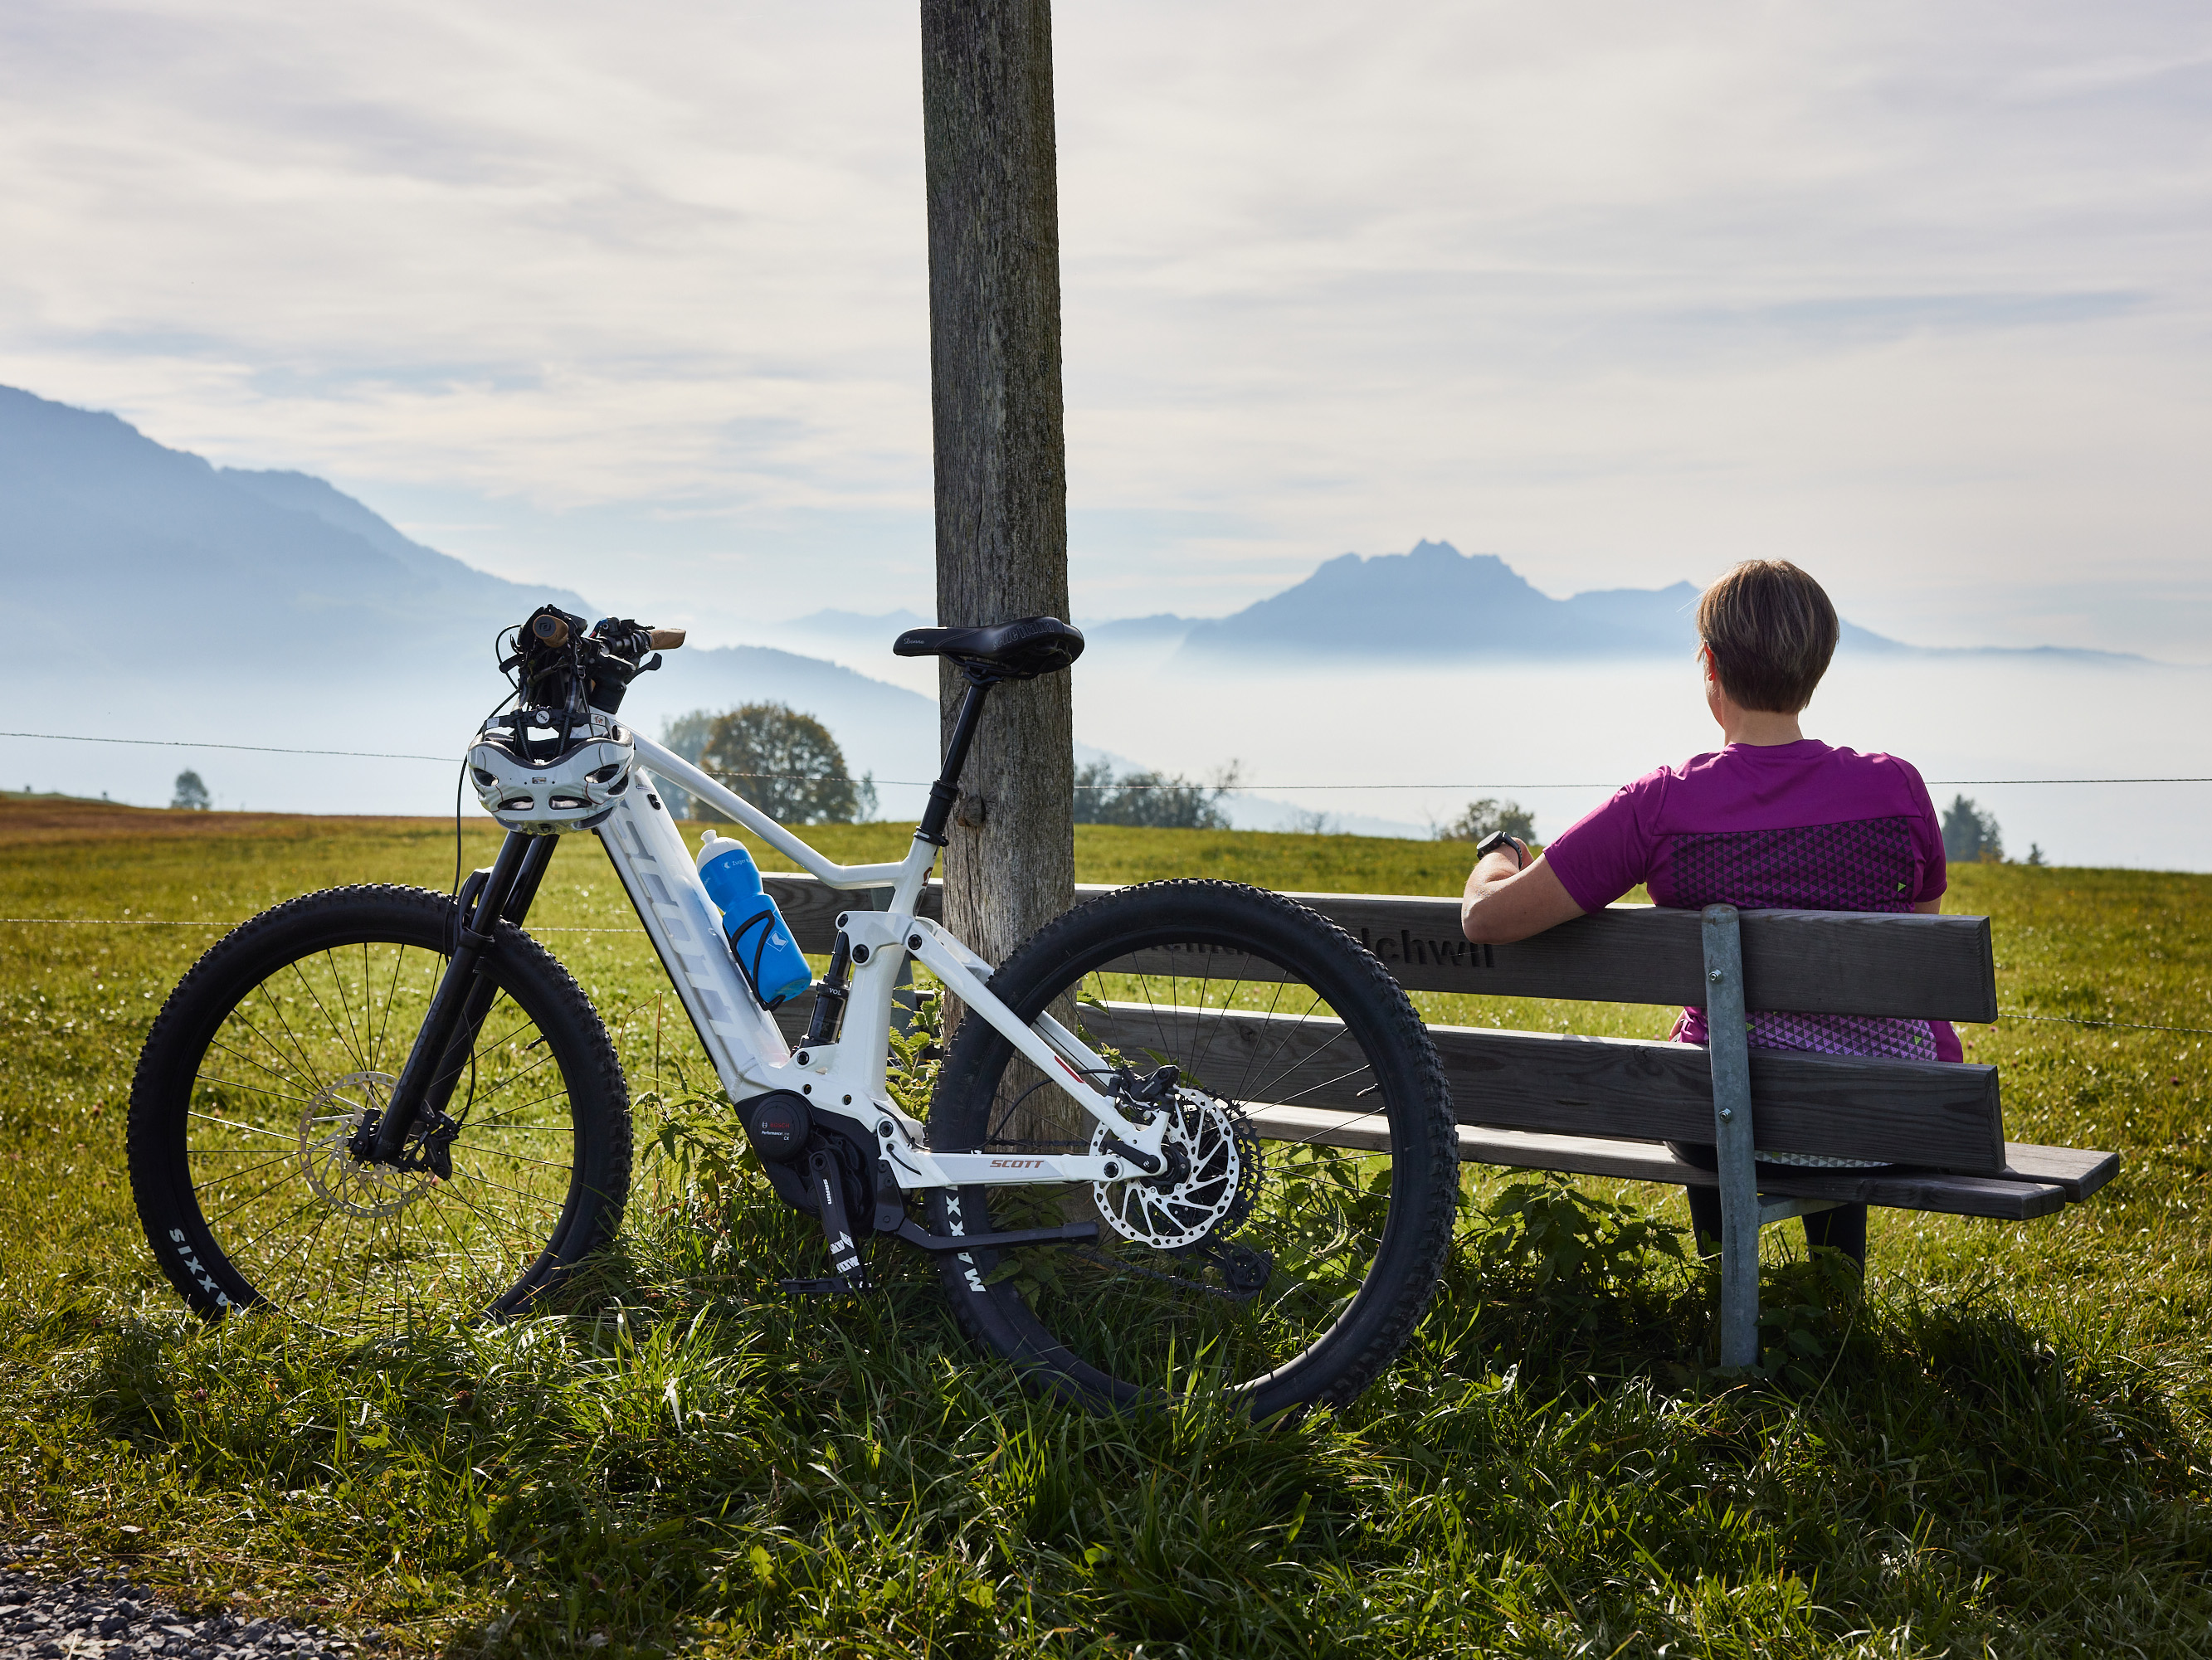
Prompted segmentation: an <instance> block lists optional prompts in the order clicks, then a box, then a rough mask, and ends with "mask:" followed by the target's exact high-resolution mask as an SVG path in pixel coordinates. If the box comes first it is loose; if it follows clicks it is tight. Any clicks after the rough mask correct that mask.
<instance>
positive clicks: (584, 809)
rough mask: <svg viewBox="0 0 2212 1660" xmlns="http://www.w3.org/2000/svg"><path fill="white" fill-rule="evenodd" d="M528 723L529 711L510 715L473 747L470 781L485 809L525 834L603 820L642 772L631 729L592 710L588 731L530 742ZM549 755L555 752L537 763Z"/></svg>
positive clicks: (479, 735)
mask: <svg viewBox="0 0 2212 1660" xmlns="http://www.w3.org/2000/svg"><path fill="white" fill-rule="evenodd" d="M548 718H549V719H550V720H554V721H557V720H559V719H560V718H561V717H560V716H559V715H558V714H553V715H550V717H548ZM530 720H531V717H530V715H529V714H527V713H526V714H522V715H510V716H507V717H504V718H503V719H502V720H501V721H499V722H495V723H493V724H489V725H487V726H486V727H484V729H483V731H482V732H479V733H477V739H476V742H475V743H474V744H472V745H470V748H469V781H470V782H471V783H473V784H474V785H475V786H476V788H477V800H480V801H482V802H483V809H484V811H485V812H488V813H489V814H490V815H491V816H492V817H493V818H495V819H497V820H498V821H499V822H500V824H501V826H503V827H504V828H506V829H507V830H520V831H521V832H522V834H523V835H525V836H559V835H562V833H564V832H566V831H568V830H590V829H591V828H592V827H593V826H594V825H596V824H600V823H602V822H603V821H605V818H606V817H607V815H608V814H609V813H611V812H613V811H614V810H615V802H616V801H617V800H618V799H620V797H621V796H622V794H623V791H625V790H627V789H628V788H629V784H630V777H631V775H632V774H633V773H634V772H635V769H636V767H637V748H636V746H635V745H634V744H633V743H632V742H631V741H630V735H629V727H622V726H617V725H616V724H615V722H614V721H611V720H609V719H608V718H607V717H606V716H605V714H602V713H600V712H599V710H598V709H593V710H592V712H591V718H590V722H589V724H588V725H587V726H586V725H578V726H573V727H568V729H567V730H566V731H565V732H564V733H562V736H561V737H559V738H558V739H541V740H538V741H537V742H532V741H529V740H528V739H526V737H525V736H523V734H524V733H525V732H526V730H527V727H526V725H525V722H526V721H530ZM547 750H556V751H557V752H556V753H554V754H552V755H551V756H550V758H533V757H536V756H538V754H540V753H541V752H542V751H547Z"/></svg>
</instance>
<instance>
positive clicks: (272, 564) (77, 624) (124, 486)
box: [0, 387, 584, 684]
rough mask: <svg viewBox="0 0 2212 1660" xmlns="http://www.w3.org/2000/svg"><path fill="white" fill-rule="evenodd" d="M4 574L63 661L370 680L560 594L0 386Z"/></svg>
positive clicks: (335, 500) (462, 646) (453, 650)
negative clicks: (293, 671) (252, 669)
mask: <svg viewBox="0 0 2212 1660" xmlns="http://www.w3.org/2000/svg"><path fill="white" fill-rule="evenodd" d="M0 570H4V571H5V573H6V576H7V581H8V588H9V601H10V609H11V611H13V612H14V613H15V616H16V617H17V618H18V626H19V627H20V628H21V629H23V630H25V631H27V633H29V634H30V635H32V636H33V638H37V637H40V636H43V637H44V638H45V639H46V640H47V641H49V642H52V643H53V644H55V645H58V646H59V645H63V644H64V643H65V644H66V648H67V652H68V660H69V661H70V662H71V663H72V664H74V665H76V666H78V667H80V668H82V667H86V666H92V665H95V664H96V665H99V666H104V667H106V668H108V669H110V670H111V671H112V672H118V673H124V674H133V673H140V672H149V671H152V670H154V669H155V668H156V667H157V666H159V667H160V668H161V670H162V671H163V672H168V673H172V674H173V673H175V672H179V671H181V672H183V673H184V674H185V677H186V678H225V677H228V676H229V675H233V674H235V673H237V672H239V671H240V670H241V669H242V668H244V667H245V666H246V665H247V664H253V665H257V666H260V667H261V668H263V669H268V668H274V667H276V666H285V667H288V668H297V669H303V670H311V671H312V672H313V673H314V675H315V676H316V678H317V680H318V682H319V683H320V684H331V682H333V681H336V682H341V683H356V682H362V681H374V680H376V679H379V678H383V677H386V676H388V675H390V674H392V673H395V672H408V671H412V670H416V669H418V668H419V667H420V666H422V664H423V662H424V661H425V660H426V659H437V660H445V659H447V658H452V659H453V660H456V661H458V660H464V659H465V661H466V662H467V664H468V665H469V666H471V667H477V668H479V669H480V668H481V666H483V665H484V664H485V663H486V662H487V660H489V655H490V652H491V643H492V635H493V634H494V632H495V630H496V629H499V628H501V626H503V625H505V624H507V623H514V622H519V621H520V620H521V618H522V617H524V616H526V615H527V614H528V612H529V611H531V610H532V608H533V607H534V606H536V605H538V604H540V603H542V602H543V601H545V600H548V599H550V600H553V601H555V602H556V603H559V604H562V605H569V606H574V607H576V608H578V609H583V608H584V601H583V600H581V599H579V598H578V597H577V596H575V595H574V594H573V593H566V592H564V591H562V590H557V589H548V588H543V587H522V586H520V584H517V583H513V582H507V581H502V580H501V579H500V578H498V577H495V576H491V575H486V574H485V573H484V572H482V571H478V570H474V569H471V568H470V567H468V566H466V565H465V564H463V563H462V562H460V561H459V560H458V559H449V558H447V556H445V555H443V554H441V553H438V552H436V551H435V550H432V549H429V548H426V547H423V546H422V545H421V544H419V543H416V542H411V541H410V540H409V539H408V538H406V537H404V536H403V535H401V534H400V533H399V532H398V531H397V530H394V529H393V528H392V526H390V525H388V524H386V523H385V521H384V520H381V519H379V518H377V516H376V515H375V514H373V513H371V512H369V510H368V508H364V507H362V505H361V503H359V502H356V501H354V500H353V499H352V498H351V497H349V496H343V495H342V494H340V493H339V492H338V491H337V490H336V489H332V488H331V486H330V485H328V484H326V483H323V482H322V481H321V480H320V479H318V478H310V477H307V476H306V475H304V474H301V473H287V472H240V471H233V470H229V469H225V468H217V467H213V466H210V465H208V463H207V462H205V461H204V460H202V459H200V458H199V457H198V456H197V455H191V454H187V453H184V452H183V451H180V450H173V449H168V448H167V447H163V446H162V445H160V444H157V443H155V442H154V441H152V440H151V439H149V438H147V437H146V436H144V435H143V434H141V433H140V432H139V431H138V430H137V429H136V428H134V427H131V426H130V425H129V424H127V423H125V422H123V421H120V420H118V419H117V418H116V417H114V416H112V415H103V414H99V413H95V412H94V411H91V410H79V409H72V408H70V406H69V405H67V404H56V403H51V402H49V401H48V400H46V399H45V398H37V397H33V395H32V394H30V393H29V392H19V391H15V390H14V389H12V388H7V387H0Z"/></svg>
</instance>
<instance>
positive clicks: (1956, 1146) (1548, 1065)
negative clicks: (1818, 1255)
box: [1082, 1003, 2004, 1176]
mask: <svg viewBox="0 0 2212 1660" xmlns="http://www.w3.org/2000/svg"><path fill="white" fill-rule="evenodd" d="M1082 1013H1083V1024H1084V1028H1085V1031H1088V1032H1089V1033H1090V1034H1091V1037H1092V1039H1093V1040H1094V1041H1095V1042H1099V1043H1110V1044H1113V1045H1115V1047H1117V1048H1121V1049H1126V1050H1127V1051H1129V1052H1131V1053H1139V1052H1141V1051H1142V1050H1143V1049H1144V1048H1145V1047H1146V1046H1147V1045H1152V1046H1154V1047H1158V1048H1161V1049H1165V1050H1167V1051H1169V1052H1170V1053H1173V1054H1178V1055H1199V1056H1200V1057H1201V1059H1200V1068H1201V1071H1202V1072H1203V1073H1206V1074H1207V1075H1206V1076H1205V1077H1202V1078H1200V1080H1199V1081H1200V1082H1201V1083H1204V1084H1206V1085H1208V1086H1209V1087H1212V1088H1216V1089H1218V1090H1220V1091H1222V1092H1223V1093H1224V1094H1225V1095H1229V1096H1231V1097H1232V1098H1237V1099H1240V1100H1242V1099H1259V1100H1266V1101H1274V1102H1281V1103H1284V1104H1290V1105H1297V1106H1310V1107H1319V1108H1337V1109H1341V1110H1352V1111H1358V1110H1361V1109H1360V1108H1359V1107H1358V1100H1359V1091H1362V1090H1364V1089H1365V1088H1367V1087H1368V1086H1369V1085H1371V1084H1372V1083H1373V1081H1374V1080H1373V1079H1372V1077H1371V1076H1370V1075H1369V1074H1368V1073H1365V1072H1364V1069H1359V1068H1358V1067H1357V1066H1356V1063H1357V1061H1358V1054H1357V1051H1356V1050H1352V1049H1349V1048H1348V1047H1347V1046H1346V1043H1344V1042H1343V1041H1342V1039H1343V1032H1344V1028H1343V1027H1342V1025H1340V1024H1339V1023H1338V1022H1336V1021H1334V1020H1322V1019H1309V1020H1305V1021H1301V1022H1297V1023H1291V1022H1285V1021H1283V1020H1280V1019H1276V1020H1269V1019H1267V1018H1263V1017H1261V1016H1259V1015H1255V1014H1245V1013H1237V1012H1227V1013H1225V1012H1221V1011H1218V1010H1213V1011H1206V1012H1200V1011H1196V1010H1193V1009H1188V1008H1184V1009H1173V1008H1163V1007H1159V1006H1153V1005H1145V1004H1133V1003H1111V1004H1104V1005H1100V1004H1092V1003H1086V1004H1085V1005H1084V1006H1083V1010H1082ZM1201 1023H1203V1024H1204V1025H1206V1026H1207V1027H1209V1028H1211V1029H1212V1030H1209V1031H1205V1032H1200V1031H1198V1030H1197V1028H1198V1026H1199V1025H1200V1024H1201ZM1429 1036H1430V1037H1431V1041H1433V1042H1434V1043H1435V1044H1436V1046H1437V1055H1438V1056H1439V1057H1440V1058H1441V1059H1442V1061H1443V1067H1444V1077H1445V1080H1446V1081H1447V1082H1448V1083H1449V1085H1450V1087H1451V1092H1452V1101H1453V1104H1454V1108H1455V1114H1456V1116H1457V1117H1458V1119H1459V1122H1461V1123H1462V1124H1474V1123H1480V1124H1489V1125H1495V1126H1498V1127H1499V1128H1508V1129H1521V1130H1536V1131H1540V1132H1556V1131H1565V1132H1567V1133H1569V1134H1571V1135H1583V1136H1589V1135H1597V1136H1621V1137H1637V1138H1644V1139H1655V1138H1665V1139H1669V1140H1678V1141H1711V1140H1712V1134H1713V1116H1712V1115H1713V1107H1712V1099H1713V1098H1712V1073H1711V1066H1710V1063H1709V1062H1708V1061H1707V1058H1706V1055H1705V1050H1704V1049H1699V1048H1698V1047H1697V1046H1695V1045H1693V1044H1688V1043H1646V1042H1643V1041H1640V1040H1636V1039H1629V1038H1617V1037H1566V1036H1561V1035H1556V1034H1552V1033H1547V1032H1526V1031H1492V1030H1487V1029H1485V1028H1481V1027H1471V1026H1431V1028H1430V1029H1429ZM1751 1061H1752V1070H1751V1079H1752V1089H1753V1099H1754V1102H1755V1117H1754V1120H1753V1122H1754V1123H1755V1124H1756V1126H1757V1128H1758V1134H1759V1144H1760V1145H1761V1146H1771V1147H1786V1148H1789V1149H1790V1150H1792V1151H1794V1152H1816V1153H1826V1154H1828V1155H1830V1156H1832V1157H1835V1158H1884V1159H1891V1160H1896V1161H1900V1162H1910V1163H1911V1164H1923V1165H1927V1166H1929V1167H1931V1168H1934V1169H1938V1170H1952V1171H1962V1172H1965V1173H1967V1174H1972V1175H1982V1176H1995V1175H1997V1174H1999V1173H2000V1172H2001V1171H2002V1170H2003V1169H2004V1131H2003V1123H2002V1117H2001V1116H2000V1114H1999V1110H1998V1106H1997V1089H1996V1068H1995V1067H1984V1066H1969V1065H1947V1064H1944V1063H1941V1062H1937V1061H1891V1060H1884V1059H1880V1058H1874V1057H1865V1056H1858V1055H1806V1054H1802V1053H1799V1052H1798V1051H1796V1050H1791V1049H1753V1051H1752V1054H1751Z"/></svg>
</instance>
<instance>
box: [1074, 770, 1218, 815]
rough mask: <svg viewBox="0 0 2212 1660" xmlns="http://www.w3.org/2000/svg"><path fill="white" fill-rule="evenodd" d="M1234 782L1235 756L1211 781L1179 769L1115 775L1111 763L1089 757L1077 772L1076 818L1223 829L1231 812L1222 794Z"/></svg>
mask: <svg viewBox="0 0 2212 1660" xmlns="http://www.w3.org/2000/svg"><path fill="white" fill-rule="evenodd" d="M1235 787H1237V763H1235V762H1234V761H1231V763H1229V764H1228V765H1227V766H1225V767H1224V768H1222V769H1220V770H1219V771H1218V772H1217V773H1215V774H1214V775H1213V781H1212V783H1211V784H1198V783H1193V782H1192V781H1190V780H1189V779H1188V778H1185V777H1184V776H1183V775H1182V774H1180V773H1176V774H1172V775H1170V774H1168V773H1159V772H1133V773H1131V774H1129V775H1127V777H1125V778H1116V777H1115V775H1114V768H1113V764H1112V763H1110V762H1106V761H1093V762H1092V763H1091V764H1090V765H1089V766H1087V767H1085V768H1084V769H1083V770H1082V771H1080V772H1079V773H1077V774H1076V775H1075V822H1076V823H1077V824H1139V825H1144V826H1147V827H1149V828H1152V829H1155V830H1227V829H1228V828H1229V815H1228V813H1226V812H1224V811H1223V810H1222V806H1221V799H1222V797H1224V796H1225V795H1227V794H1229V792H1230V791H1231V790H1232V789H1234V788H1235Z"/></svg>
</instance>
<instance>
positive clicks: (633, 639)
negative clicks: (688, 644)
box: [530, 611, 685, 655]
mask: <svg viewBox="0 0 2212 1660" xmlns="http://www.w3.org/2000/svg"><path fill="white" fill-rule="evenodd" d="M568 624H569V619H568V617H564V616H562V614H561V613H560V612H559V611H540V612H539V613H538V615H537V616H536V617H532V619H531V622H530V634H531V637H532V640H534V641H535V642H537V643H538V644H539V645H541V646H545V647H549V648H559V647H562V646H565V645H567V644H568V640H569V636H570V635H571V634H572V633H573V630H572V629H570V628H569V626H568ZM684 633H685V630H684V629H654V628H646V627H642V626H641V625H640V624H638V623H632V622H630V621H629V619H628V618H627V617H622V618H617V617H603V618H601V619H600V620H599V622H598V623H594V624H592V631H591V633H590V634H589V635H586V638H587V639H592V640H597V641H598V642H599V643H600V644H601V645H603V646H605V647H606V648H609V649H610V650H612V651H614V652H616V653H617V654H622V655H628V653H626V652H624V651H623V648H624V647H626V646H629V647H636V648H642V649H643V650H645V651H674V650H675V649H676V648H678V646H681V645H682V644H683V643H684Z"/></svg>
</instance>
